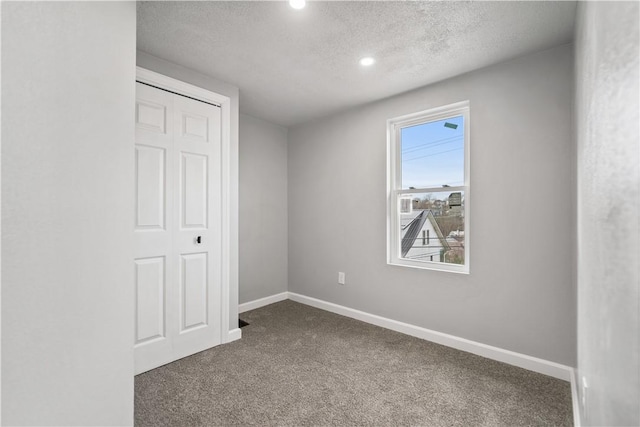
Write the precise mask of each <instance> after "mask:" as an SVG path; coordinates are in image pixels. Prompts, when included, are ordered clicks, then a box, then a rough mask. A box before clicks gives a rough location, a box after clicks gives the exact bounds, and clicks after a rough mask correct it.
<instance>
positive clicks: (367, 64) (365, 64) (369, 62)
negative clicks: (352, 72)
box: [360, 56, 376, 67]
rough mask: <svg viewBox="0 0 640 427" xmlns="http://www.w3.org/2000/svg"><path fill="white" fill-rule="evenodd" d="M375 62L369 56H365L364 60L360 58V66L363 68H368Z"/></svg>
mask: <svg viewBox="0 0 640 427" xmlns="http://www.w3.org/2000/svg"><path fill="white" fill-rule="evenodd" d="M375 62H376V60H375V59H373V58H372V57H370V56H365V57H364V58H362V59H361V60H360V65H362V66H363V67H370V66H371V65H373V64H374V63H375Z"/></svg>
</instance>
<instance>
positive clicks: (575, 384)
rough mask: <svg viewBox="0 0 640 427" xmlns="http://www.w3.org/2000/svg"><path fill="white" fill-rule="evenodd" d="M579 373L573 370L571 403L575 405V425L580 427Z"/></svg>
mask: <svg viewBox="0 0 640 427" xmlns="http://www.w3.org/2000/svg"><path fill="white" fill-rule="evenodd" d="M577 375H578V372H577V371H576V370H575V369H571V402H572V403H573V425H574V427H580V426H581V425H582V421H581V415H580V400H579V399H580V396H579V395H578V378H577Z"/></svg>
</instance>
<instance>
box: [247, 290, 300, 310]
mask: <svg viewBox="0 0 640 427" xmlns="http://www.w3.org/2000/svg"><path fill="white" fill-rule="evenodd" d="M288 298H289V292H282V293H279V294H275V295H271V296H269V297H265V298H260V299H257V300H253V301H249V302H245V303H243V304H240V305H238V313H244V312H245V311H249V310H255V309H256V308H260V307H264V306H265V305H269V304H273V303H275V302H280V301H284V300H286V299H288Z"/></svg>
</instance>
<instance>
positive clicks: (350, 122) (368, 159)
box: [288, 45, 576, 366]
mask: <svg viewBox="0 0 640 427" xmlns="http://www.w3.org/2000/svg"><path fill="white" fill-rule="evenodd" d="M572 73H573V55H572V46H571V45H565V46H561V47H558V48H555V49H552V50H548V51H545V52H541V53H538V54H534V55H529V56H526V57H522V58H519V59H516V60H512V61H509V62H505V63H502V64H498V65H495V66H492V67H489V68H485V69H482V70H479V71H475V72H472V73H469V74H465V75H462V76H460V77H456V78H452V79H450V80H446V81H444V82H441V83H438V84H434V85H432V86H428V87H425V88H422V89H419V90H415V91H412V92H409V93H406V94H402V95H399V96H396V97H393V98H390V99H387V100H383V101H380V102H376V103H373V104H370V105H367V106H363V107H360V108H356V109H353V110H349V111H346V112H343V113H341V114H338V115H335V116H332V117H329V118H326V119H323V120H319V121H316V122H312V123H308V124H305V125H301V126H298V127H295V128H292V129H290V130H289V159H288V163H289V290H290V291H292V292H297V293H300V294H303V295H307V296H310V297H315V298H319V299H322V300H325V301H329V302H333V303H337V304H341V305H344V306H347V307H351V308H354V309H358V310H363V311H365V312H369V313H373V314H377V315H380V316H384V317H387V318H391V319H395V320H398V321H402V322H407V323H410V324H414V325H418V326H421V327H425V328H429V329H432V330H436V331H440V332H444V333H448V334H453V335H455V336H458V337H463V338H467V339H470V340H474V341H478V342H481V343H484V344H489V345H493V346H497V347H500V348H503V349H508V350H512V351H516V352H520V353H524V354H527V355H531V356H535V357H540V358H543V359H546V360H550V361H554V362H558V363H562V364H566V365H570V366H574V365H575V360H576V355H575V354H576V349H575V346H576V344H575V343H576V337H575V331H576V324H575V316H576V311H575V310H576V309H575V288H574V285H573V279H572V273H573V268H572V248H573V246H572V241H573V237H574V235H573V231H572V229H573V224H574V218H572V212H573V211H572V207H571V205H572V203H571V200H572V191H573V183H572V181H573V174H572V171H571V164H572V156H573V154H574V153H573V146H572V114H571V111H572V85H573V84H572V82H573V75H572ZM466 99H468V100H470V102H471V185H472V187H471V191H472V193H471V194H472V204H471V230H472V231H471V239H472V247H471V274H469V275H464V274H454V273H446V272H438V271H427V270H417V269H411V268H406V267H394V266H389V265H387V264H386V120H387V119H389V118H392V117H396V116H400V115H403V114H407V113H412V112H416V111H421V110H425V109H428V108H432V107H438V106H441V105H446V104H450V103H453V102H457V101H462V100H466ZM338 271H344V272H346V279H347V284H346V285H345V286H340V285H338V284H337V273H338Z"/></svg>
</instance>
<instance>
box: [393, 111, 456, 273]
mask: <svg viewBox="0 0 640 427" xmlns="http://www.w3.org/2000/svg"><path fill="white" fill-rule="evenodd" d="M388 140H389V141H388V142H389V171H388V184H389V185H388V188H389V194H388V215H387V216H388V248H387V252H388V262H389V263H390V264H393V265H403V266H410V267H417V268H427V269H437V270H445V271H456V272H462V273H468V272H469V227H468V225H469V218H468V213H469V181H468V180H469V105H468V102H462V103H457V104H453V105H449V106H445V107H441V108H437V109H433V110H428V111H424V112H420V113H416V114H411V115H408V116H403V117H398V118H395V119H391V120H389V121H388Z"/></svg>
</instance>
